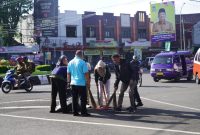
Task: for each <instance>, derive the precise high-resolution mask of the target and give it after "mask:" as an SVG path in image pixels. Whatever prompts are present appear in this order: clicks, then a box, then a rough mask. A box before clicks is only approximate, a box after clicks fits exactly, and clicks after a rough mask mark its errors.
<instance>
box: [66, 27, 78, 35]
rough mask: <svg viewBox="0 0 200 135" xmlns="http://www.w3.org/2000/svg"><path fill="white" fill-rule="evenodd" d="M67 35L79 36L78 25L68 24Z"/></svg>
mask: <svg viewBox="0 0 200 135" xmlns="http://www.w3.org/2000/svg"><path fill="white" fill-rule="evenodd" d="M66 37H77V30H76V26H66Z"/></svg>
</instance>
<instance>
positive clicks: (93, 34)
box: [86, 26, 96, 37]
mask: <svg viewBox="0 0 200 135" xmlns="http://www.w3.org/2000/svg"><path fill="white" fill-rule="evenodd" d="M86 37H96V29H95V27H93V26H89V27H86Z"/></svg>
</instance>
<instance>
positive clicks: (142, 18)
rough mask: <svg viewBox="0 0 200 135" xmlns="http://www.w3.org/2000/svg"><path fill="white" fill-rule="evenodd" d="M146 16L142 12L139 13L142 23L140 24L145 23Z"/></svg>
mask: <svg viewBox="0 0 200 135" xmlns="http://www.w3.org/2000/svg"><path fill="white" fill-rule="evenodd" d="M144 15H145V14H144V13H142V12H140V13H139V21H140V22H145V16H144Z"/></svg>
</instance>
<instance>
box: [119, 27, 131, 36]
mask: <svg viewBox="0 0 200 135" xmlns="http://www.w3.org/2000/svg"><path fill="white" fill-rule="evenodd" d="M121 34H122V38H130V37H131V28H122V29H121Z"/></svg>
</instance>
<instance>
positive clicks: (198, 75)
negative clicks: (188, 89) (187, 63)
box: [193, 48, 200, 84]
mask: <svg viewBox="0 0 200 135" xmlns="http://www.w3.org/2000/svg"><path fill="white" fill-rule="evenodd" d="M193 75H194V76H195V81H196V83H197V84H200V48H199V50H198V51H197V53H196V54H195V56H194V65H193Z"/></svg>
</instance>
